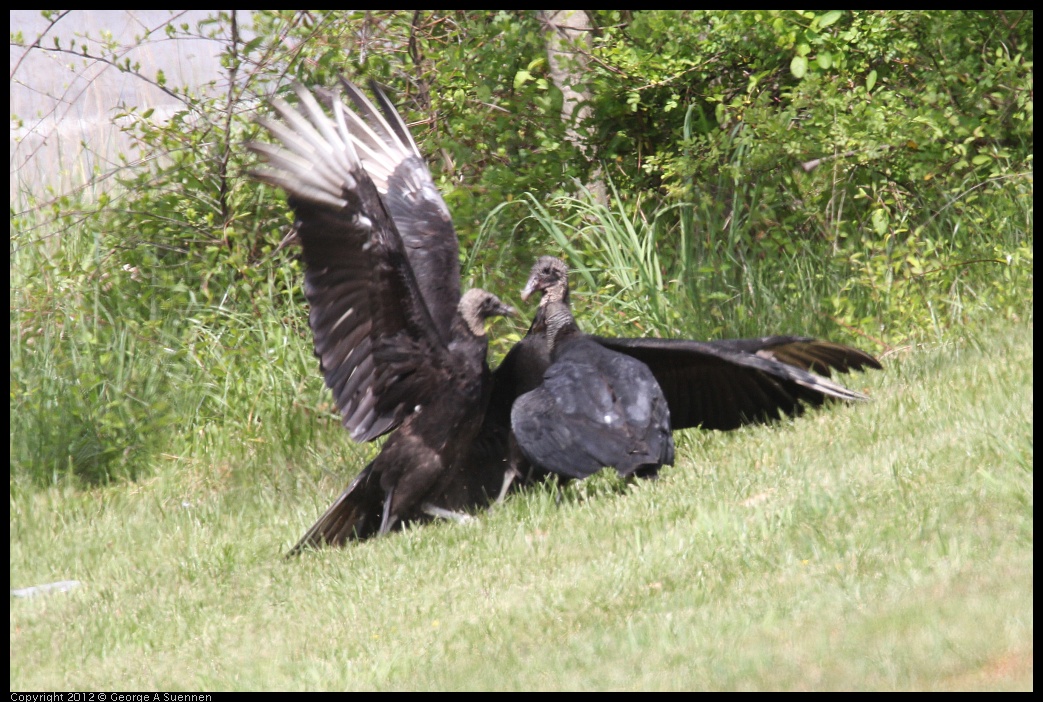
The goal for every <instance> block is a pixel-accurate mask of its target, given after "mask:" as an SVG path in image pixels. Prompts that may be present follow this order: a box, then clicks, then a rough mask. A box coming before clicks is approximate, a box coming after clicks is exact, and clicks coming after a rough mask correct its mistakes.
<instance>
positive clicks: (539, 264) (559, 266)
mask: <svg viewBox="0 0 1043 702" xmlns="http://www.w3.org/2000/svg"><path fill="white" fill-rule="evenodd" d="M537 290H538V291H540V292H541V293H543V299H542V300H541V301H540V305H545V304H547V303H550V302H564V303H566V304H568V301H569V268H568V266H566V265H565V262H564V261H562V260H561V259H560V258H554V257H553V256H540V257H539V258H538V259H537V260H536V264H535V265H534V266H533V267H532V271H531V272H530V273H529V281H528V282H527V283H526V284H525V289H524V290H522V294H521V298H522V300H528V299H529V296H530V295H532V294H533V293H534V292H536V291H537Z"/></svg>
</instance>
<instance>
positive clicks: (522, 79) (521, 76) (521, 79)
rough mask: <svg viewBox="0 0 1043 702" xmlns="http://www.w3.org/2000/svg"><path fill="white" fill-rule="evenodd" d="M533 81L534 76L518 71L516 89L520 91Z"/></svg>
mask: <svg viewBox="0 0 1043 702" xmlns="http://www.w3.org/2000/svg"><path fill="white" fill-rule="evenodd" d="M530 80H532V74H531V73H529V72H528V71H518V72H517V73H515V74H514V89H515V90H518V89H520V88H521V87H522V86H523V85H525V84H526V83H528V82H529V81H530Z"/></svg>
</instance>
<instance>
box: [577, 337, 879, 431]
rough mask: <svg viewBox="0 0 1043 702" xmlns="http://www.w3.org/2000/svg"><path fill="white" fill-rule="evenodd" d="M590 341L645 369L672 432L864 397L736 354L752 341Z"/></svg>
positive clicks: (795, 368)
mask: <svg viewBox="0 0 1043 702" xmlns="http://www.w3.org/2000/svg"><path fill="white" fill-rule="evenodd" d="M591 338H593V339H594V340H595V341H597V342H598V343H599V344H601V345H602V346H604V347H606V348H609V349H612V350H613V351H618V352H620V353H624V354H627V355H628V356H631V357H633V358H636V359H638V360H640V361H641V362H642V363H644V364H645V365H647V366H648V368H649V369H650V370H651V371H652V374H653V375H654V376H655V378H656V380H657V381H658V382H659V386H660V387H661V388H662V389H663V394H664V395H665V396H666V399H667V402H668V403H669V405H670V420H671V423H672V425H673V428H674V429H685V428H687V427H697V426H701V427H703V428H706V429H722V430H727V429H735V428H738V427H740V426H742V425H744V424H749V423H751V422H753V423H761V422H767V421H771V420H774V419H778V418H779V417H780V415H782V414H785V415H797V414H800V412H801V411H802V408H801V403H802V402H803V403H807V404H811V405H820V404H822V402H823V400H824V399H825V398H826V397H835V398H837V399H841V400H865V399H867V398H866V397H865V396H864V395H862V394H861V393H858V392H854V391H852V390H848V389H847V388H845V387H843V386H841V385H838V384H837V383H834V382H832V381H831V380H829V379H828V378H826V377H821V376H818V375H813V374H812V373H809V372H807V371H806V370H804V369H803V368H802V367H801V366H800V365H789V364H787V363H783V362H781V361H779V360H775V359H774V358H765V357H763V356H762V355H760V354H759V353H757V352H754V353H749V352H747V351H745V350H737V349H738V348H739V347H738V346H737V344H738V343H739V342H743V343H746V342H749V344H750V346H752V345H753V342H755V341H756V340H734V341H728V342H700V341H689V340H678V339H625V338H620V339H617V338H606V337H591ZM790 358H797V357H796V356H790ZM869 358H871V357H869ZM797 360H801V359H797ZM873 360H874V361H875V359H873ZM804 362H807V361H806V359H805V361H804ZM815 363H820V361H812V362H809V365H810V366H811V367H812V368H815V367H816V365H815ZM866 365H868V364H866ZM827 370H828V369H827Z"/></svg>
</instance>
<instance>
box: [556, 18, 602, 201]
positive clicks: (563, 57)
mask: <svg viewBox="0 0 1043 702" xmlns="http://www.w3.org/2000/svg"><path fill="white" fill-rule="evenodd" d="M540 20H541V21H542V23H543V27H544V34H545V35H546V38H547V61H548V65H549V67H550V77H551V80H552V81H554V84H555V85H556V86H558V88H559V89H560V90H561V93H562V96H563V97H564V100H563V101H562V105H561V118H562V119H563V120H565V123H566V124H567V125H568V127H567V131H566V134H567V136H568V139H569V141H571V142H572V143H573V144H575V145H576V146H577V147H578V148H579V150H580V153H582V154H583V155H584V156H585V157H586V158H587V159H588V160H593V157H594V154H593V151H594V150H593V148H591V146H590V130H589V128H587V127H584V126H583V125H584V122H585V121H586V120H587V118H588V117H589V116H590V105H589V100H590V91H589V90H587V88H586V86H585V85H584V83H583V75H584V73H586V71H587V65H588V63H589V62H590V59H589V55H590V46H591V42H590V36H591V32H592V31H593V27H591V24H590V18H589V17H588V16H587V13H586V12H584V11H583V10H540ZM585 186H586V188H587V190H589V191H590V193H591V195H593V196H594V199H595V200H596V201H597V202H599V203H601V204H607V203H608V196H607V195H606V189H605V183H604V181H603V180H602V178H601V167H600V166H597V167H596V168H594V170H593V171H592V172H591V177H590V181H589V182H587V183H585Z"/></svg>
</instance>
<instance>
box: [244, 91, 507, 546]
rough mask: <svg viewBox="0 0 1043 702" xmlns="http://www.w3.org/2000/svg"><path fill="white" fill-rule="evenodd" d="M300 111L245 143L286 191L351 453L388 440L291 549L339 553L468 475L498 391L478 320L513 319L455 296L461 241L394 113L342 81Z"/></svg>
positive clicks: (321, 352) (479, 297)
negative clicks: (360, 444)
mask: <svg viewBox="0 0 1043 702" xmlns="http://www.w3.org/2000/svg"><path fill="white" fill-rule="evenodd" d="M342 87H343V90H344V91H345V93H346V94H347V95H348V97H349V98H350V100H351V102H352V104H353V106H354V108H352V107H349V106H348V105H347V104H345V103H344V102H343V100H342V98H341V96H340V94H339V93H336V92H332V91H326V90H318V91H316V95H318V97H319V99H320V100H322V101H323V102H324V103H325V105H326V106H327V108H328V109H329V112H327V111H325V110H323V108H322V107H320V105H319V103H318V102H317V101H316V99H315V97H313V95H312V94H311V93H310V92H308V91H307V90H305V89H304V88H302V87H300V86H297V87H296V88H295V90H296V93H297V96H298V99H299V101H298V106H297V107H296V108H294V107H291V106H290V105H288V104H287V103H285V102H284V101H282V100H278V99H277V100H275V101H273V103H272V106H273V108H274V109H275V111H276V113H278V115H279V117H281V120H275V119H266V120H262V124H263V126H264V127H265V128H267V129H268V131H269V132H271V134H272V135H273V136H274V137H275V140H276V143H275V144H265V143H251V144H250V145H249V147H250V149H251V150H252V151H254V152H256V153H257V154H259V155H260V156H261V158H262V159H263V160H264V161H265V163H266V166H265V167H264V168H261V169H258V170H256V171H255V172H254V175H255V177H257V178H259V179H260V180H262V181H264V182H266V183H268V184H271V185H274V186H277V187H279V188H281V189H283V190H284V191H286V193H287V196H288V200H289V204H290V207H291V208H293V211H294V214H295V215H296V227H297V231H298V234H299V238H300V241H301V245H302V247H303V251H304V262H305V267H306V272H305V284H304V291H305V295H306V297H307V299H308V302H309V303H310V304H311V313H310V317H309V322H310V324H311V329H312V333H313V336H314V344H315V354H316V356H318V358H319V359H320V367H321V370H322V373H323V375H324V377H325V379H326V384H327V385H328V386H329V388H330V389H331V390H332V392H333V396H334V398H335V400H336V403H337V407H338V409H339V410H340V413H341V416H342V417H343V421H344V426H345V427H346V428H347V429H348V430H349V431H350V432H351V436H352V437H353V438H354V439H356V440H358V441H369V440H372V439H375V438H377V437H379V436H381V435H383V434H386V433H388V432H392V433H391V435H390V437H388V439H387V441H386V443H385V444H384V446H383V448H382V450H381V452H380V454H379V455H378V456H377V457H376V458H375V459H374V460H373V461H372V462H371V463H370V464H369V465H367V466H366V467H365V468H364V469H363V470H362V472H361V473H360V474H359V476H358V477H357V478H355V480H354V481H353V482H352V483H351V484H350V485H349V486H348V488H347V489H346V490H345V491H344V492H343V494H341V496H340V497H339V498H338V499H337V500H336V502H334V504H333V505H332V506H331V507H330V508H329V509H328V510H327V511H326V513H325V514H323V515H322V517H320V518H319V520H318V522H316V523H315V525H314V526H313V527H312V528H311V529H310V530H309V531H308V532H307V533H306V534H305V535H304V536H303V537H302V538H301V540H300V542H299V543H298V544H297V545H296V546H295V547H294V548H293V549H292V550H291V553H296V552H298V551H300V550H301V549H303V548H305V547H309V546H319V545H322V544H330V545H339V544H343V543H345V542H346V541H349V540H352V539H363V538H367V537H369V536H373V535H376V534H382V533H385V532H387V531H388V530H389V529H392V528H394V527H396V526H398V525H400V524H402V523H403V522H406V521H410V520H413V519H418V518H423V517H424V515H429V514H437V515H440V516H441V515H444V510H442V509H441V508H440V507H439V505H438V504H437V500H436V499H434V498H436V497H437V496H439V495H441V494H442V493H443V492H444V491H445V489H446V486H447V485H449V484H451V483H452V482H453V481H454V480H456V475H457V473H458V472H459V471H460V470H462V469H463V468H464V465H463V462H464V459H465V458H466V457H467V456H468V453H469V451H470V445H471V442H472V440H473V439H474V437H475V435H476V433H477V432H478V430H479V428H480V426H481V424H482V420H483V417H484V415H485V409H486V404H487V403H488V399H489V395H490V392H491V376H490V372H489V368H488V366H487V364H486V347H487V341H486V336H485V321H486V320H487V319H488V318H490V317H493V316H496V315H507V314H513V313H514V312H513V310H512V309H511V308H510V307H508V306H507V305H505V304H503V303H502V302H501V301H500V300H499V299H497V298H496V296H494V295H492V294H490V293H487V292H485V291H482V290H477V289H475V290H469V291H467V292H466V293H464V294H463V295H461V294H460V271H459V257H458V244H457V240H456V232H455V231H454V229H453V224H452V220H451V219H450V216H449V211H448V209H447V208H446V205H445V202H444V201H443V200H442V197H441V195H440V194H439V193H438V190H437V188H436V187H435V185H434V182H433V181H432V179H431V175H430V173H429V172H428V170H427V167H426V165H425V164H424V161H423V159H422V158H421V156H420V153H419V151H418V149H417V147H416V144H415V143H414V142H413V139H412V137H411V136H410V134H409V131H408V129H407V128H406V125H405V124H404V123H403V122H402V120H401V118H400V117H399V116H398V114H397V112H396V111H395V109H394V107H393V106H392V105H391V103H390V101H388V99H387V98H386V97H385V95H384V94H383V92H382V91H381V90H380V88H379V87H378V86H376V85H375V84H372V85H371V87H372V88H373V91H374V93H375V95H376V97H377V100H378V102H379V103H380V109H378V108H377V107H375V106H374V105H373V104H372V103H371V102H370V101H369V100H368V99H367V98H366V97H365V96H364V95H363V94H362V93H361V92H360V91H359V90H358V89H357V88H356V87H355V86H354V85H352V84H351V83H349V82H348V81H346V80H343V79H342Z"/></svg>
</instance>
